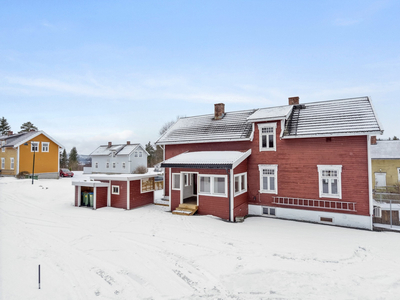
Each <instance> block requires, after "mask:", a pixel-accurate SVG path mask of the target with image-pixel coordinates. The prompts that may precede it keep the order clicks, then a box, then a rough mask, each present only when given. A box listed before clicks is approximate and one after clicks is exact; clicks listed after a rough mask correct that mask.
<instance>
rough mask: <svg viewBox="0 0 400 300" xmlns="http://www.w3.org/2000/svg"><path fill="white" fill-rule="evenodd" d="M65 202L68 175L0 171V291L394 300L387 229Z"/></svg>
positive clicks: (398, 281) (399, 245)
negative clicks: (38, 176) (34, 177)
mask: <svg viewBox="0 0 400 300" xmlns="http://www.w3.org/2000/svg"><path fill="white" fill-rule="evenodd" d="M73 180H76V178H74V179H73ZM73 200H74V188H73V186H72V185H71V178H62V179H60V180H39V181H35V183H34V185H32V184H31V181H30V180H17V179H14V178H6V177H1V178H0V299H7V300H13V299H18V300H20V299H74V300H75V299H398V298H399V294H400V271H399V270H400V255H399V249H400V235H399V233H392V232H369V231H362V230H356V229H347V228H339V227H332V226H324V225H315V224H309V223H300V222H293V221H284V220H278V219H272V218H263V217H250V218H247V219H246V220H245V222H243V223H236V224H232V223H228V222H224V221H221V220H219V219H217V218H214V217H210V216H196V215H195V216H180V215H172V214H171V213H170V212H167V209H168V208H167V207H165V206H159V205H148V206H145V207H142V208H138V209H134V210H130V211H126V210H122V209H116V208H101V209H98V210H92V209H88V208H82V207H74V206H73ZM39 264H40V265H41V270H42V280H41V282H42V285H41V289H40V290H39V289H38V284H37V272H38V271H37V269H38V265H39Z"/></svg>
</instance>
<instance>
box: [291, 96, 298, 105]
mask: <svg viewBox="0 0 400 300" xmlns="http://www.w3.org/2000/svg"><path fill="white" fill-rule="evenodd" d="M299 102H300V97H289V105H297V104H299Z"/></svg>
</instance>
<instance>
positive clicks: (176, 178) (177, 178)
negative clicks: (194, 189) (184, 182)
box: [173, 174, 181, 189]
mask: <svg viewBox="0 0 400 300" xmlns="http://www.w3.org/2000/svg"><path fill="white" fill-rule="evenodd" d="M180 180H181V176H180V174H174V180H173V181H174V189H179V188H180Z"/></svg>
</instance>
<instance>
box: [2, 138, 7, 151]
mask: <svg viewBox="0 0 400 300" xmlns="http://www.w3.org/2000/svg"><path fill="white" fill-rule="evenodd" d="M5 145H6V141H1V146H2V148H1V151H2V152H6V148H5V147H4V146H5Z"/></svg>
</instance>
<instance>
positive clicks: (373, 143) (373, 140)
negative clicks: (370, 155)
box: [371, 136, 376, 145]
mask: <svg viewBox="0 0 400 300" xmlns="http://www.w3.org/2000/svg"><path fill="white" fill-rule="evenodd" d="M371 145H376V136H371Z"/></svg>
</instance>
